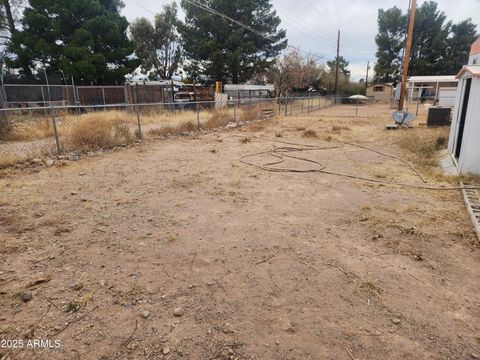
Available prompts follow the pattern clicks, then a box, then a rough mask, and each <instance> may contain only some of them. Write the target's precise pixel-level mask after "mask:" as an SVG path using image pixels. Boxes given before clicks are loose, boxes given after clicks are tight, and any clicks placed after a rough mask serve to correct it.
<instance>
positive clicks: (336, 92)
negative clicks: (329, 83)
mask: <svg viewBox="0 0 480 360" xmlns="http://www.w3.org/2000/svg"><path fill="white" fill-rule="evenodd" d="M336 63H337V64H336V68H335V95H338V73H339V70H340V29H338V38H337V61H336Z"/></svg>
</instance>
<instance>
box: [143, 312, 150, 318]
mask: <svg viewBox="0 0 480 360" xmlns="http://www.w3.org/2000/svg"><path fill="white" fill-rule="evenodd" d="M142 317H143V318H144V319H148V318H149V317H150V311H148V310H144V311H142Z"/></svg>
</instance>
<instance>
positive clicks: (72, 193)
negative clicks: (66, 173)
mask: <svg viewBox="0 0 480 360" xmlns="http://www.w3.org/2000/svg"><path fill="white" fill-rule="evenodd" d="M70 195H78V192H76V191H72V192H71V193H70Z"/></svg>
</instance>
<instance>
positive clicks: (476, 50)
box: [470, 38, 480, 55]
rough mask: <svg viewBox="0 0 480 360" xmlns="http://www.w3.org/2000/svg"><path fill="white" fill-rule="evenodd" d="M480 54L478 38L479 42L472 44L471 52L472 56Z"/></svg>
mask: <svg viewBox="0 0 480 360" xmlns="http://www.w3.org/2000/svg"><path fill="white" fill-rule="evenodd" d="M479 53H480V38H478V39H477V41H475V42H474V43H473V44H472V49H471V50H470V55H475V54H479Z"/></svg>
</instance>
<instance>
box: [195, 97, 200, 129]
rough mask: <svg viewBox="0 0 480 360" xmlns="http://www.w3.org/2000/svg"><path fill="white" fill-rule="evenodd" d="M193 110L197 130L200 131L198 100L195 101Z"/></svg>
mask: <svg viewBox="0 0 480 360" xmlns="http://www.w3.org/2000/svg"><path fill="white" fill-rule="evenodd" d="M195 111H196V112H197V131H200V109H199V107H198V101H197V102H196V103H195Z"/></svg>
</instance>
